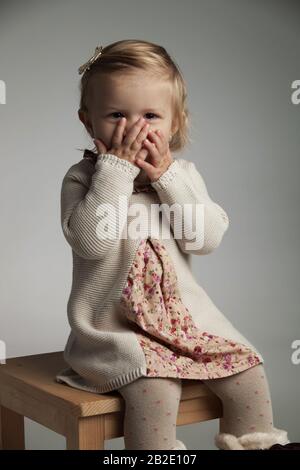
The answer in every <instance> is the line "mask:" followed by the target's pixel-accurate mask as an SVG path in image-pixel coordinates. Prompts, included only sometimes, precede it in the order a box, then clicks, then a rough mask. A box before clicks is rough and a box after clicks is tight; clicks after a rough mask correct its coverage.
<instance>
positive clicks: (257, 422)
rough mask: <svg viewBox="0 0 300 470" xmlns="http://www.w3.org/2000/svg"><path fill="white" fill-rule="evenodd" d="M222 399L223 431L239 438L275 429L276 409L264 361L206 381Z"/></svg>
mask: <svg viewBox="0 0 300 470" xmlns="http://www.w3.org/2000/svg"><path fill="white" fill-rule="evenodd" d="M203 383H205V385H207V387H208V388H210V389H211V390H212V391H213V392H214V393H215V394H216V395H217V396H218V397H219V398H220V399H221V401H222V404H223V418H221V420H220V432H225V433H230V434H234V435H235V436H236V437H239V436H241V435H242V434H246V433H250V432H269V431H272V429H273V410H272V404H271V396H270V389H269V384H268V380H267V377H266V374H265V371H264V367H263V364H258V365H256V366H254V367H251V368H250V369H247V370H245V371H243V372H239V373H238V374H234V375H231V376H229V377H224V378H220V379H210V380H203Z"/></svg>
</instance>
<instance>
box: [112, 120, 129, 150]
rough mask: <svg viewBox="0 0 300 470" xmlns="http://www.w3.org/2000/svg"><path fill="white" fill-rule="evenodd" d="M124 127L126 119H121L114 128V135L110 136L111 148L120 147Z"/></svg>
mask: <svg viewBox="0 0 300 470" xmlns="http://www.w3.org/2000/svg"><path fill="white" fill-rule="evenodd" d="M125 126H126V118H125V117H122V118H121V119H120V121H119V122H118V124H117V125H116V127H115V130H114V133H113V135H112V139H111V144H112V147H115V146H118V145H121V143H122V140H123V133H124V129H125Z"/></svg>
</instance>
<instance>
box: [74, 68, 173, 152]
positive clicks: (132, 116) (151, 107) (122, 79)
mask: <svg viewBox="0 0 300 470" xmlns="http://www.w3.org/2000/svg"><path fill="white" fill-rule="evenodd" d="M92 80H93V82H92V83H91V84H90V85H91V86H90V89H89V96H88V109H89V112H88V115H86V114H84V115H82V114H80V115H79V118H80V120H81V121H82V122H83V123H84V125H85V127H86V129H87V131H88V132H89V134H90V135H91V136H92V137H93V138H98V139H101V140H102V142H103V143H104V144H105V146H106V148H107V149H109V148H110V147H111V137H112V134H113V132H114V130H115V128H116V125H117V123H118V122H119V121H120V119H121V118H122V117H123V116H125V117H126V127H125V131H124V136H125V135H126V132H127V131H128V130H129V128H131V127H132V125H133V124H134V123H135V122H136V121H137V120H138V119H139V118H140V117H144V118H145V120H146V121H147V122H148V123H149V124H150V127H149V131H150V130H155V129H160V130H161V131H162V133H163V135H164V137H165V139H166V140H167V141H169V138H170V136H171V135H173V133H174V131H175V129H172V102H171V100H172V90H171V85H170V83H169V82H167V81H166V80H160V79H158V78H152V77H149V76H147V74H146V73H145V72H143V71H138V72H134V73H133V72H132V73H130V74H129V73H122V74H120V76H118V75H116V74H114V75H112V76H110V77H107V76H106V75H98V76H95V77H93V78H92Z"/></svg>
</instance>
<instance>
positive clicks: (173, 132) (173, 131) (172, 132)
mask: <svg viewBox="0 0 300 470" xmlns="http://www.w3.org/2000/svg"><path fill="white" fill-rule="evenodd" d="M178 129H179V126H178V122H177V120H176V121H174V122H172V126H171V134H172V135H175V134H176V132H177V131H178Z"/></svg>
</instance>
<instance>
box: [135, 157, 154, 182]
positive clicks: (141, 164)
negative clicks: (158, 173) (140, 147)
mask: <svg viewBox="0 0 300 470" xmlns="http://www.w3.org/2000/svg"><path fill="white" fill-rule="evenodd" d="M136 163H137V164H138V166H139V167H141V168H143V170H145V172H146V173H147V175H148V176H149V178H150V179H151V178H152V179H154V178H155V173H154V172H155V167H153V165H151V163H148V162H146V161H145V160H142V159H141V158H138V159H137V160H136Z"/></svg>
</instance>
